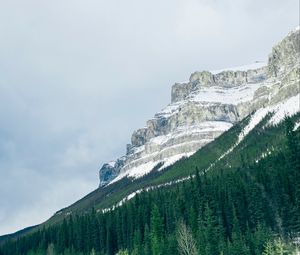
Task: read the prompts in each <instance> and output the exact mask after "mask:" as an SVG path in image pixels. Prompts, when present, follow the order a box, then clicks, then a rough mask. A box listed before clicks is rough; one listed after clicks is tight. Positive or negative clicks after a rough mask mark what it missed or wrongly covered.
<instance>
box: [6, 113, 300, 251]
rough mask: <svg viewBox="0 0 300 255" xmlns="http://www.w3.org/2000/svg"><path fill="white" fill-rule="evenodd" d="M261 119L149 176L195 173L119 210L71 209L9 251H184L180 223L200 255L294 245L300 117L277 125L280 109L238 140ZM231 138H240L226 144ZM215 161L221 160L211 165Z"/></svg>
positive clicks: (299, 226) (298, 218)
mask: <svg viewBox="0 0 300 255" xmlns="http://www.w3.org/2000/svg"><path fill="white" fill-rule="evenodd" d="M255 116H256V115H255V114H253V115H252V116H250V117H249V118H246V119H245V120H243V121H242V122H241V123H240V125H237V126H235V127H233V128H232V129H230V130H229V131H227V132H225V133H224V134H223V135H222V136H220V137H219V138H218V139H216V140H215V141H214V142H213V143H211V144H210V145H209V146H206V147H204V148H202V149H201V150H199V151H198V152H197V153H196V154H195V155H193V156H192V157H190V158H188V159H183V160H181V161H179V162H177V163H175V164H174V165H173V166H171V167H170V168H169V169H168V170H165V171H163V172H162V173H161V172H156V173H157V176H155V178H154V177H153V176H154V172H153V173H151V174H149V176H146V177H144V178H142V179H144V181H147V183H149V184H150V183H151V185H156V184H158V183H160V181H161V182H162V181H164V183H165V182H166V181H167V180H170V179H172V180H173V181H174V180H176V179H178V178H180V177H182V176H183V174H182V171H185V176H187V175H194V177H192V178H190V179H186V180H185V181H183V180H181V181H180V182H177V183H173V184H172V185H163V186H161V187H157V188H152V189H151V190H148V191H142V192H140V193H139V194H136V195H135V196H134V198H132V199H131V200H130V201H128V202H126V203H123V205H121V206H118V207H117V208H114V209H112V210H106V211H105V212H102V211H99V210H98V211H97V208H94V209H91V211H90V212H89V213H86V214H84V215H82V216H76V215H75V213H74V215H73V214H69V215H68V216H67V217H66V220H64V221H63V222H62V225H61V224H58V225H52V226H51V227H49V228H43V229H40V230H39V231H36V232H35V233H33V234H30V235H27V236H26V237H23V238H21V239H20V240H18V241H17V242H14V241H12V242H11V243H10V242H8V243H7V244H6V245H4V246H3V247H2V248H1V249H2V253H3V254H5V255H10V254H20V255H21V254H45V252H46V250H47V249H48V250H49V249H50V248H51V247H52V246H51V245H50V244H52V243H53V247H54V248H55V250H56V252H58V254H89V253H90V252H91V251H92V250H93V249H94V250H95V251H96V252H97V253H98V252H100V253H99V254H115V253H116V252H117V251H118V250H120V249H127V250H129V251H130V254H178V248H177V246H178V245H177V241H178V240H177V236H176V231H178V230H177V228H178V226H184V227H183V228H185V226H187V229H188V233H189V234H190V235H191V236H192V238H193V239H194V242H195V247H196V249H197V250H198V251H199V252H200V253H199V254H207V255H213V254H220V252H223V254H261V253H262V251H263V250H264V249H265V247H266V245H267V243H270V244H273V243H274V242H275V241H274V242H273V241H272V240H273V239H274V238H275V236H276V235H277V236H279V235H280V236H281V238H282V239H283V240H287V241H288V242H289V243H291V241H292V240H293V238H295V237H296V236H297V235H298V233H299V231H300V215H299V212H300V207H299V205H300V203H299V201H300V196H299V194H300V193H299V191H300V189H299V188H300V187H299V183H300V178H299V166H300V164H299V158H300V157H299V153H300V150H299V148H300V147H299V146H300V131H299V128H297V127H299V121H300V114H299V113H298V114H296V115H294V116H292V117H291V118H286V119H285V120H284V121H281V122H279V123H277V124H276V125H270V122H272V121H274V116H276V113H275V115H274V114H266V115H264V116H263V117H261V119H260V121H258V123H257V125H256V126H255V127H254V128H253V129H252V130H249V132H248V133H247V134H245V132H244V135H245V136H244V138H243V140H241V141H240V142H239V143H237V142H238V141H239V138H238V137H239V135H238V134H239V132H238V130H241V129H243V130H244V131H245V130H246V128H247V126H249V125H250V124H251V120H252V121H253V120H254V119H255V120H256V119H257V116H256V117H255ZM295 127H296V128H297V129H296V128H295ZM228 140H229V141H232V143H231V145H230V144H229V145H228V146H226V145H227V143H228ZM233 147H234V148H233ZM228 150H229V152H228ZM224 152H225V155H224ZM223 155H224V156H223ZM206 158H207V159H208V160H205V159H206ZM209 158H215V159H218V160H217V161H216V160H215V163H214V164H212V165H211V164H210V163H209ZM203 166H208V168H209V171H205V170H207V167H203ZM142 179H141V181H140V183H142ZM127 182H130V181H129V180H127ZM124 186H125V187H126V184H125V181H124ZM131 186H132V185H129V187H131ZM127 192H128V193H130V191H129V189H128V190H127ZM110 196H112V197H113V196H114V195H113V193H112V194H111V195H110ZM116 199H117V198H115V200H116ZM110 200H112V201H111V203H110V205H112V204H113V201H114V199H113V198H112V199H110ZM107 205H108V204H107V203H106V204H105V203H103V204H102V207H99V208H104V206H107ZM178 222H183V223H178ZM178 224H179V225H178ZM280 240H281V239H280ZM278 242H279V241H278ZM280 242H282V245H283V244H284V242H283V241H280ZM274 245H275V243H274ZM49 247H50V248H49ZM285 249H290V247H286V248H285ZM291 249H292V248H291ZM29 250H32V251H31V253H28V252H29ZM155 250H156V252H155ZM80 252H82V253H80ZM0 254H1V253H0ZM287 254H291V253H287Z"/></svg>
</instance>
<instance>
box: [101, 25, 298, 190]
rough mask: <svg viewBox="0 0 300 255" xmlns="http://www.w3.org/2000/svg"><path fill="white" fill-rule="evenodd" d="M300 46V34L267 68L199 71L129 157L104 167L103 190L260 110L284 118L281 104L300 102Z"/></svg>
mask: <svg viewBox="0 0 300 255" xmlns="http://www.w3.org/2000/svg"><path fill="white" fill-rule="evenodd" d="M299 45H300V42H299V29H297V30H293V31H292V32H291V33H289V34H288V36H287V37H285V38H284V39H283V40H282V41H281V42H280V43H278V44H277V45H275V46H274V47H273V49H272V52H271V54H270V55H269V58H268V63H264V62H256V63H253V64H250V65H246V66H241V67H234V68H228V69H226V70H225V69H224V70H217V71H200V72H194V73H193V74H192V75H191V76H190V79H189V81H187V82H184V83H176V84H174V85H173V86H172V91H171V103H170V104H169V105H168V106H167V107H165V108H164V109H162V110H161V111H160V112H158V113H156V114H155V115H154V117H153V118H152V119H150V120H148V121H147V122H146V126H145V127H144V128H140V129H138V130H136V131H134V132H133V134H132V137H131V144H130V145H127V152H126V156H124V157H121V158H119V159H117V160H116V161H114V162H110V163H108V164H104V165H103V166H102V168H101V169H100V173H99V174H100V186H104V185H107V184H109V183H112V182H115V181H117V180H120V179H122V178H123V177H126V176H127V177H132V178H138V177H141V176H143V175H144V174H147V173H149V172H150V171H151V170H153V169H154V168H156V169H158V170H161V169H163V168H165V167H167V166H169V165H170V164H172V163H174V162H175V161H177V160H179V159H180V158H182V157H187V156H190V155H191V154H193V153H194V152H195V151H197V150H198V149H200V148H201V147H203V146H204V145H206V144H207V143H209V142H211V141H213V140H214V139H215V138H216V137H218V136H219V135H221V134H222V133H223V132H224V131H226V130H228V129H229V128H230V127H231V126H232V125H234V124H235V123H236V122H238V121H240V120H241V119H243V118H244V117H246V116H247V115H249V114H250V113H252V112H254V111H256V110H258V109H264V110H263V111H264V112H268V111H272V110H274V109H276V111H277V112H279V113H278V114H277V115H278V116H281V117H277V118H279V119H280V118H282V114H281V113H280V112H281V111H279V110H278V109H279V108H280V107H279V106H280V104H281V103H282V102H289V103H286V104H285V105H290V103H291V102H292V104H293V102H296V101H297V98H299V86H298V84H299V74H300V69H299V60H300V52H299ZM289 98H293V100H288V99H289ZM278 107H279V108H278ZM291 109H294V110H297V109H299V108H297V105H296V106H294V107H291ZM277 115H276V116H277ZM277 121H278V120H277ZM275 123H276V121H275V120H274V122H273V124H275Z"/></svg>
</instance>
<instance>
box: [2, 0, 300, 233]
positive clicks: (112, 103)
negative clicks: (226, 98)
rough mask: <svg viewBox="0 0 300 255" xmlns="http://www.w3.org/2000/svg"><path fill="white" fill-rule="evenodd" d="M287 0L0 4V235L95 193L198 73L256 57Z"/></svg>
mask: <svg viewBox="0 0 300 255" xmlns="http://www.w3.org/2000/svg"><path fill="white" fill-rule="evenodd" d="M298 10H299V6H298V0H285V1H282V0H265V1H261V0H235V1H233V0H163V1H162V0H152V1H143V0H127V1H124V0H109V1H108V0H107V1H104V0H51V1H46V0H35V1H34V0H26V1H24V0H9V1H5V0H0V234H5V233H9V232H13V231H16V230H19V229H21V228H23V227H26V226H29V225H33V224H37V223H40V222H42V221H44V220H46V219H47V218H49V217H50V216H51V215H52V214H53V213H54V212H55V211H57V210H59V209H61V208H62V207H65V206H67V205H69V204H70V203H72V202H75V201H76V200H78V199H79V198H81V197H82V196H83V195H85V194H87V193H88V192H90V191H92V190H93V189H95V188H97V186H98V183H99V180H98V169H99V168H100V167H101V165H102V164H103V163H105V162H107V161H109V160H111V159H115V158H116V157H117V156H121V155H123V154H124V153H125V145H126V143H129V141H130V136H131V133H132V131H133V130H134V129H136V128H138V127H141V126H143V125H144V123H145V121H146V120H147V119H148V118H149V117H151V116H153V115H154V113H155V112H156V111H158V110H160V109H161V108H163V107H164V106H165V105H167V104H168V103H169V101H170V89H171V85H172V84H173V83H175V82H176V81H184V80H187V79H188V78H189V75H190V73H192V72H193V71H195V70H202V69H209V70H210V69H220V68H224V67H232V66H238V65H243V64H248V63H252V62H254V61H257V60H266V59H267V55H268V53H269V52H270V51H271V47H272V46H273V45H274V43H276V42H277V41H279V40H280V39H281V38H283V37H284V36H285V35H286V34H287V33H288V32H289V31H290V30H291V29H293V28H294V27H296V26H297V25H298V22H299V21H298V20H299V17H298Z"/></svg>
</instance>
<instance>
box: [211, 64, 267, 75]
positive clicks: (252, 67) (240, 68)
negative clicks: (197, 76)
mask: <svg viewBox="0 0 300 255" xmlns="http://www.w3.org/2000/svg"><path fill="white" fill-rule="evenodd" d="M264 66H267V63H266V62H264V61H256V62H254V63H252V64H248V65H242V66H235V67H230V68H224V69H220V70H212V71H210V72H211V73H212V74H218V73H222V72H226V71H248V70H255V69H259V68H262V67H264Z"/></svg>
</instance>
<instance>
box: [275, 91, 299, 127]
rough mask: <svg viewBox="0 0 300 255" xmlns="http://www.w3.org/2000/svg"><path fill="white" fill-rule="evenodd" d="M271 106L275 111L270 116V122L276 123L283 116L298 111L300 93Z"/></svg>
mask: <svg viewBox="0 0 300 255" xmlns="http://www.w3.org/2000/svg"><path fill="white" fill-rule="evenodd" d="M272 108H273V110H274V111H275V114H274V116H273V117H272V118H271V120H270V124H273V125H276V124H278V123H279V122H281V121H282V120H283V119H284V118H285V116H292V115H294V114H295V113H297V112H298V111H300V94H297V95H296V96H294V97H291V98H289V99H288V100H286V101H283V102H281V103H279V104H277V105H276V106H274V107H271V109H272Z"/></svg>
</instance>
